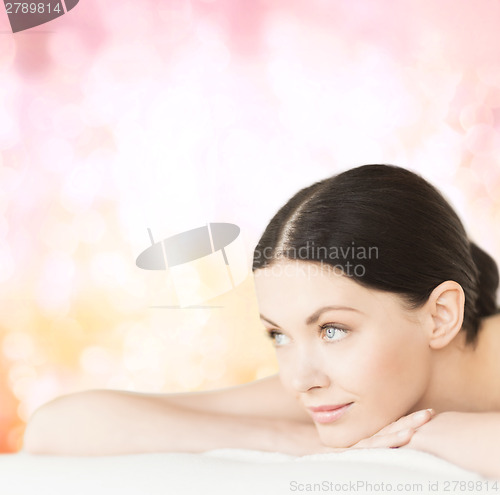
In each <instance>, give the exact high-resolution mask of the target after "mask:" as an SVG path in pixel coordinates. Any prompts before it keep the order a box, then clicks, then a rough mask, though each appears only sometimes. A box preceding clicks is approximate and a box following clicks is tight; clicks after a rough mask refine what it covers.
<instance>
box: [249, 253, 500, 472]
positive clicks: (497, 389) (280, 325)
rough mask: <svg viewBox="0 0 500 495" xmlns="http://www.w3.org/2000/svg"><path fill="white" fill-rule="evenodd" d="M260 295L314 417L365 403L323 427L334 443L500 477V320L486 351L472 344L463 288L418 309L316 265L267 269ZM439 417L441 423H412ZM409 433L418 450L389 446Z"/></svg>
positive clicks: (284, 376) (487, 326)
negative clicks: (433, 458) (412, 454)
mask: <svg viewBox="0 0 500 495" xmlns="http://www.w3.org/2000/svg"><path fill="white" fill-rule="evenodd" d="M255 286H256V291H257V296H258V300H259V308H260V310H261V318H262V322H263V324H264V325H265V328H266V330H267V331H268V332H269V334H270V336H271V337H272V338H273V339H274V343H275V347H276V355H277V359H278V363H279V368H280V380H281V382H282V384H283V387H284V388H285V390H286V391H287V392H288V393H290V395H292V396H294V397H295V399H296V400H297V402H298V403H300V404H302V406H303V407H304V409H306V408H307V407H308V406H318V405H332V404H346V403H351V402H352V403H353V404H352V405H351V407H350V408H349V409H348V410H347V411H346V413H345V414H344V415H343V416H342V417H341V418H340V419H338V420H337V421H335V422H333V423H327V424H322V423H317V424H316V427H317V431H318V434H319V436H320V439H321V441H322V443H323V444H324V445H327V446H330V447H335V448H352V447H360V446H362V447H367V446H370V447H373V446H375V444H376V443H377V442H378V443H377V445H376V446H389V447H393V446H405V447H407V448H417V449H419V450H425V451H427V452H431V453H434V454H436V455H439V456H441V457H443V458H445V459H448V460H451V461H452V462H455V463H456V464H458V465H461V466H462V467H464V468H468V469H471V470H475V471H478V472H480V473H481V474H483V475H485V476H492V477H499V478H500V386H499V384H500V365H499V362H500V361H499V359H498V356H499V355H500V354H499V351H500V324H499V323H500V322H499V317H498V316H495V317H491V318H486V319H485V320H484V321H483V324H482V328H481V329H480V333H479V341H478V344H477V346H475V347H474V346H470V345H469V346H467V345H466V344H465V331H461V330H462V323H463V311H464V304H465V296H464V292H463V290H462V287H461V286H460V285H459V284H458V283H456V282H454V281H451V280H448V281H445V282H443V283H441V284H440V285H438V286H437V287H436V288H435V289H434V291H433V292H432V293H431V295H430V297H429V299H428V301H427V302H426V303H425V304H424V305H423V306H422V307H421V308H418V309H416V310H410V309H409V308H408V307H407V306H406V305H405V304H404V301H403V300H402V299H401V298H400V297H399V296H398V295H396V294H392V293H387V292H383V291H376V290H372V289H367V288H365V287H363V286H361V285H360V284H358V283H356V282H354V281H353V280H352V279H350V278H349V277H346V276H344V275H343V274H342V273H340V272H338V271H336V270H334V269H332V268H331V267H329V266H328V265H321V266H320V265H319V264H313V263H307V262H304V261H291V260H281V261H279V262H277V263H275V264H273V265H271V266H269V267H267V268H263V269H259V270H257V271H256V272H255ZM429 408H432V409H433V410H434V411H435V412H436V413H437V414H436V415H435V416H434V417H430V416H429V415H423V418H424V419H423V424H421V425H415V426H412V425H411V421H416V419H415V415H414V413H415V412H416V411H419V410H423V409H429ZM399 418H402V419H399ZM410 418H412V419H410ZM385 425H389V426H388V427H386V426H385ZM403 425H404V427H407V426H409V427H410V431H409V432H407V433H406V434H407V437H406V438H407V441H406V442H403V443H402V444H401V445H389V443H391V441H392V439H393V432H395V430H400V429H402V427H403ZM484 425H487V426H486V427H485V426H484ZM379 437H381V438H379ZM437 439H439V441H437ZM384 442H387V443H385V444H384Z"/></svg>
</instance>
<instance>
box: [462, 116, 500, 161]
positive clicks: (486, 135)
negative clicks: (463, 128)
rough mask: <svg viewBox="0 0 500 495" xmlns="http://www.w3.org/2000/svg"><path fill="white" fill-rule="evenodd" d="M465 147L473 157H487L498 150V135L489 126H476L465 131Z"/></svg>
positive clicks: (499, 143)
mask: <svg viewBox="0 0 500 495" xmlns="http://www.w3.org/2000/svg"><path fill="white" fill-rule="evenodd" d="M465 145H466V147H467V149H468V150H469V151H471V152H472V153H474V154H475V155H479V156H487V155H489V154H491V153H493V152H495V151H497V150H498V149H499V148H500V134H499V133H498V132H496V131H495V129H494V128H493V127H491V126H490V125H486V124H476V125H473V126H472V127H470V128H469V130H468V131H467V135H466V136H465Z"/></svg>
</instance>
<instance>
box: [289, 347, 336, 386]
mask: <svg viewBox="0 0 500 495" xmlns="http://www.w3.org/2000/svg"><path fill="white" fill-rule="evenodd" d="M291 373H292V376H291V380H290V383H291V385H292V387H293V388H294V389H295V390H296V391H297V392H301V393H304V392H307V391H308V390H310V389H312V388H324V387H328V386H329V384H330V379H329V377H328V374H327V373H326V371H325V369H324V366H323V364H322V359H321V358H320V357H319V356H315V355H313V354H311V353H307V352H305V351H303V352H301V353H300V355H298V356H297V358H296V360H295V363H294V366H293V370H292V372H291Z"/></svg>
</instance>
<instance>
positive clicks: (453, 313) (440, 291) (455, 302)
mask: <svg viewBox="0 0 500 495" xmlns="http://www.w3.org/2000/svg"><path fill="white" fill-rule="evenodd" d="M426 306H427V308H428V311H429V313H428V314H429V315H430V317H431V321H432V323H431V328H430V334H429V345H430V347H431V348H432V349H441V348H443V347H445V346H446V345H447V344H449V343H450V341H451V340H453V338H454V337H455V336H456V335H457V333H458V332H459V331H460V330H461V328H462V323H463V320H464V306H465V294H464V290H463V289H462V286H461V285H460V284H459V283H457V282H455V281H453V280H447V281H445V282H442V283H441V284H439V285H438V286H437V287H436V288H435V289H434V290H433V291H432V293H431V295H430V296H429V299H428V301H427V303H426Z"/></svg>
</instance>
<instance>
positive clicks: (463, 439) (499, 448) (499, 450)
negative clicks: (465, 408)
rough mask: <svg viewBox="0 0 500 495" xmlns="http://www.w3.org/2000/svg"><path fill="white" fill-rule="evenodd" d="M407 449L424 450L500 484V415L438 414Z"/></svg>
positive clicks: (496, 413) (491, 413)
mask: <svg viewBox="0 0 500 495" xmlns="http://www.w3.org/2000/svg"><path fill="white" fill-rule="evenodd" d="M404 447H409V448H414V449H417V450H423V451H424V452H428V453H430V454H434V455H436V456H438V457H442V458H443V459H445V460H447V461H449V462H452V463H454V464H456V465H457V466H460V467H462V468H464V469H468V470H470V471H475V472H477V473H478V474H480V475H481V476H484V477H486V478H492V479H499V480H500V412H479V413H476V412H474V413H470V412H455V411H447V412H442V413H439V414H436V416H435V417H434V418H433V419H431V421H429V422H428V423H426V424H424V425H422V426H421V427H420V428H419V429H418V430H417V431H416V432H415V434H414V435H413V437H412V439H411V440H410V442H409V443H408V444H407V445H405V446H404Z"/></svg>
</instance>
